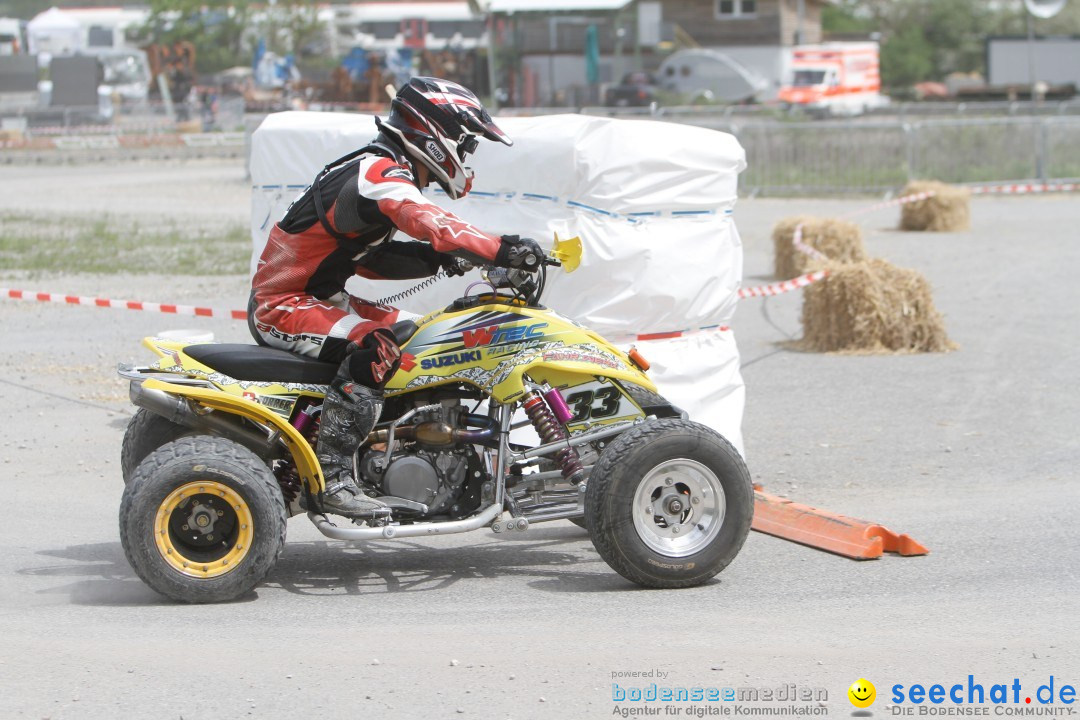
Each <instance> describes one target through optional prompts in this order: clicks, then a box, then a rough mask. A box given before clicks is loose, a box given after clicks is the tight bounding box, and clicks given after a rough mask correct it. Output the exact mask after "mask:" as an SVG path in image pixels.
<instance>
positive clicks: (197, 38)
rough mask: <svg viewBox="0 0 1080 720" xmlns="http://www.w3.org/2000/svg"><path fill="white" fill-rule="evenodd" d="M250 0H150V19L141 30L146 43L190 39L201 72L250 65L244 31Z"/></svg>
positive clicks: (248, 17)
mask: <svg viewBox="0 0 1080 720" xmlns="http://www.w3.org/2000/svg"><path fill="white" fill-rule="evenodd" d="M250 18H251V6H250V4H249V2H248V0H150V18H149V19H148V20H147V22H146V25H145V26H143V27H142V28H141V29H140V31H139V35H140V38H139V39H140V40H141V41H142V42H144V43H161V44H172V43H175V42H181V41H187V42H190V43H192V44H193V45H194V46H195V61H196V64H197V69H198V71H199V72H204V73H210V72H217V71H219V70H224V69H225V68H229V67H233V66H234V65H248V64H250V62H251V58H250V51H249V50H247V49H246V48H245V42H244V40H245V32H246V29H247V27H248V25H249V24H250Z"/></svg>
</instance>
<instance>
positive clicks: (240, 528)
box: [154, 480, 255, 579]
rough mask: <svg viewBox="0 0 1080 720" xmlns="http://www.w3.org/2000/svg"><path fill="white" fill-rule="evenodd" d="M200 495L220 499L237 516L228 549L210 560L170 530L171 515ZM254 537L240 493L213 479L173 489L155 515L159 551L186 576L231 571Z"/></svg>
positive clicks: (219, 574)
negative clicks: (188, 546) (197, 552)
mask: <svg viewBox="0 0 1080 720" xmlns="http://www.w3.org/2000/svg"><path fill="white" fill-rule="evenodd" d="M199 496H211V497H213V498H214V499H219V498H220V500H221V502H223V503H225V504H227V505H228V510H230V511H232V512H233V513H235V516H236V519H235V523H234V531H233V532H232V533H231V534H230V539H229V542H230V545H229V547H228V551H227V552H226V553H225V554H224V555H222V556H220V557H215V558H213V559H211V560H207V559H205V558H204V559H199V558H198V557H197V556H196V554H195V553H193V552H191V550H190V549H188V548H185V546H184V545H183V544H181V543H180V542H178V541H177V539H176V538H175V537H174V531H173V530H171V529H170V521H172V520H173V516H174V514H175V513H177V512H181V513H183V512H185V508H186V506H187V504H188V503H189V502H190V501H192V500H193V499H196V498H197V497H199ZM222 512H224V510H222ZM254 537H255V529H254V523H253V522H252V519H251V508H249V507H248V504H247V502H246V501H245V500H244V498H242V497H240V494H239V493H237V492H236V491H235V490H233V489H232V488H231V487H229V486H228V485H225V484H223V483H220V482H217V481H216V480H205V481H197V482H190V483H187V484H185V485H181V486H180V487H178V488H176V489H175V490H173V491H172V492H171V493H169V495H168V497H166V498H165V499H164V500H162V501H161V505H159V506H158V512H157V515H156V516H155V518H154V541H155V542H156V543H157V548H158V552H160V553H161V557H162V558H163V559H164V560H165V562H166V563H167V564H168V565H169V566H170V567H171V568H172V569H173V570H176V571H177V572H179V573H180V574H182V575H186V576H187V577H193V578H203V579H206V578H213V577H219V576H221V575H225V574H226V573H230V572H232V571H233V570H235V569H236V568H237V567H239V566H240V564H241V563H242V562H243V560H244V558H245V557H247V554H248V551H249V550H250V549H251V541H252V540H253V539H254Z"/></svg>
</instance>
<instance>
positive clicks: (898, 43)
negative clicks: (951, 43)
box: [881, 25, 934, 88]
mask: <svg viewBox="0 0 1080 720" xmlns="http://www.w3.org/2000/svg"><path fill="white" fill-rule="evenodd" d="M933 56H934V48H933V46H932V45H931V44H930V42H929V41H928V40H927V39H926V36H925V35H924V34H923V30H922V28H921V27H919V26H917V25H909V26H908V27H906V28H904V29H903V30H901V31H900V32H899V33H895V34H892V35H889V36H888V37H887V38H886V39H885V41H884V42H883V43H882V45H881V84H882V86H883V87H887V88H901V87H909V86H911V85H914V84H915V83H918V82H922V81H924V80H928V79H930V78H931V77H933V76H934V60H933Z"/></svg>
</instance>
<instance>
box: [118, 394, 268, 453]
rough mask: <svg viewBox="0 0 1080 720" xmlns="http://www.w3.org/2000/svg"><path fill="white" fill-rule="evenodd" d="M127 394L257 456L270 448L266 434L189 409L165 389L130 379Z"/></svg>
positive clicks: (142, 404)
mask: <svg viewBox="0 0 1080 720" xmlns="http://www.w3.org/2000/svg"><path fill="white" fill-rule="evenodd" d="M128 397H130V398H131V402H132V404H134V405H137V406H139V407H141V408H145V409H147V410H149V411H150V412H152V413H154V414H156V415H160V416H161V417H163V418H165V419H166V420H168V421H169V422H172V423H175V424H177V425H183V426H184V427H188V428H191V429H192V430H198V431H200V432H205V433H208V434H211V435H221V436H223V437H227V438H229V439H230V440H235V441H236V442H238V443H240V444H241V445H243V446H245V447H247V448H248V449H250V450H251V451H252V452H254V453H255V454H257V455H260V456H263V457H265V456H266V455H268V454H269V453H270V450H271V449H272V446H271V444H270V442H269V440H268V436H267V435H261V434H259V433H257V432H254V431H252V430H248V429H247V428H244V427H241V426H240V425H239V424H237V423H235V422H232V421H230V420H226V419H225V418H224V417H222V416H221V415H219V414H218V413H215V412H213V411H210V412H208V413H206V414H205V415H200V414H199V413H197V412H195V411H194V410H193V409H192V407H191V405H190V403H188V401H187V400H186V399H184V398H182V397H179V396H177V395H171V394H169V393H167V392H165V391H164V390H154V389H147V388H145V387H143V384H142V383H141V382H139V381H137V380H133V381H132V382H131V385H130V387H129V389H128Z"/></svg>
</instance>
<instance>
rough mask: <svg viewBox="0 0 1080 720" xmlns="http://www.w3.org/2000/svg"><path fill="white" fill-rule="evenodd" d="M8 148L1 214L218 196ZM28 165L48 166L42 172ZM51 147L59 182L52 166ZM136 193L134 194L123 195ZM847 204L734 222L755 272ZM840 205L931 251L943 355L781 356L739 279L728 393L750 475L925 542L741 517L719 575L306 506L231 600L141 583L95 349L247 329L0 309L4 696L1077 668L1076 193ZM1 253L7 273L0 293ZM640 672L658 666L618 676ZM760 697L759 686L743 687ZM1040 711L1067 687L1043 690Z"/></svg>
mask: <svg viewBox="0 0 1080 720" xmlns="http://www.w3.org/2000/svg"><path fill="white" fill-rule="evenodd" d="M26 172H27V171H26V169H24V168H20V169H18V171H17V172H16V171H14V170H12V169H10V168H0V198H2V199H0V203H2V207H0V210H5V209H13V208H22V207H24V206H27V205H34V206H35V207H36V208H37V209H42V210H45V209H47V208H48V207H49V206H50V203H56V202H57V201H56V199H55V196H56V193H55V186H56V183H57V182H65V183H69V184H70V182H71V180H72V173H75V174H76V177H75V179H76V181H77V183H76V185H77V186H78V188H79V190H80V192H78V193H68V195H70V198H68V197H67V195H65V202H66V203H67V205H65V209H67V210H71V211H79V212H94V211H97V210H98V209H100V208H109V209H110V211H111V212H116V213H127V212H138V213H140V214H141V215H143V216H144V217H145V216H146V215H153V214H154V213H158V212H160V213H163V214H168V215H170V216H173V215H175V216H177V217H184V216H187V215H190V216H191V217H194V218H198V219H200V220H203V219H206V220H215V219H231V218H239V219H240V220H241V221H242V220H243V218H244V217H245V214H246V212H247V205H246V203H247V189H246V186H245V185H244V183H243V181H242V173H241V172H240V171H239V170H238V169H236V167H235V166H233V165H228V164H223V163H217V164H214V163H210V162H206V163H194V164H191V165H178V166H175V167H163V168H162V167H156V166H131V165H128V166H123V167H120V168H100V169H97V168H95V169H91V168H53V169H48V168H33V169H32V172H31V173H30V174H29V175H23V176H22V177H21V178H20V177H19V173H26ZM50 172H51V173H53V175H51V176H50ZM57 173H61V174H62V177H58V176H57ZM136 193H137V194H138V196H139V197H140V198H143V199H141V200H140V202H142V203H143V205H142V207H141V208H140V209H139V210H137V211H131V210H129V209H128V208H129V202H130V198H131V197H133V196H135V194H136ZM865 204H866V203H864V202H860V201H811V200H807V201H780V200H754V201H747V202H744V203H742V204H740V206H739V208H738V210H737V212H736V219H737V222H738V224H739V227H740V230H741V231H742V234H743V239H744V242H745V245H746V276H747V283H748V284H756V283H757V282H759V281H762V280H764V278H765V277H767V276H768V274H769V272H770V268H771V250H770V247H771V241H770V240H769V232H770V229H771V226H772V224H773V223H774V222H775V221H776V220H778V219H779V218H781V217H783V216H786V215H792V214H797V213H802V212H813V213H817V214H840V213H842V212H846V211H850V210H852V209H856V208H859V207H862V206H864V205H865ZM896 215H897V213H896V212H895V211H889V210H886V211H881V212H879V213H877V214H874V215H869V216H866V217H865V218H864V219H863V220H862V221H861V222H862V225H863V227H864V228H865V229H866V231H867V246H868V249H869V250H870V252H871V254H874V255H877V256H880V257H884V258H886V259H888V260H890V261H892V262H895V263H897V264H899V265H903V266H907V267H914V268H917V269H919V270H920V271H922V272H924V273H925V274H926V275H927V277H928V278H929V280H930V282H931V284H932V285H933V287H934V288H935V300H936V302H937V305H938V308H939V309H940V310H941V311H942V312H943V313H944V314H945V317H946V322H947V327H948V330H949V333H950V335H951V336H952V338H953V339H954V340H955V341H957V342H958V343H959V345H960V349H959V350H958V351H956V352H953V353H948V354H942V355H920V356H875V357H853V356H833V355H815V354H803V353H795V352H790V351H788V350H786V349H784V347H783V346H782V345H781V344H780V343H781V342H782V341H783V340H785V339H787V338H789V337H791V336H797V335H798V333H799V331H800V329H799V322H798V312H799V304H800V299H799V296H798V295H797V294H791V295H786V296H783V297H780V298H774V299H769V300H760V299H758V300H748V301H746V302H744V303H743V304H742V306H741V307H740V309H739V311H738V314H737V316H736V318H735V322H734V328H735V331H736V334H737V337H738V339H739V342H740V346H741V349H742V352H743V356H744V367H745V370H744V373H745V378H746V382H747V388H748V403H747V412H746V418H745V424H744V431H745V436H746V446H747V453H748V458H749V464H750V467H751V471H752V473H753V474H754V476H755V479H756V480H757V481H760V482H764V483H765V485H766V487H767V489H769V490H771V491H773V492H778V493H785V494H788V495H790V496H792V497H795V498H797V499H799V500H800V501H803V502H807V503H810V504H814V505H819V506H821V507H827V508H829V509H832V510H835V511H838V512H845V513H849V514H854V515H856V516H861V517H867V518H872V519H874V520H875V521H879V522H882V523H884V524H886V525H888V526H890V527H892V528H893V529H896V530H900V531H903V532H909V533H911V534H912V535H913V536H914V537H916V538H917V539H919V540H920V541H922V542H923V543H925V544H926V545H928V546H929V547H930V548H931V549H932V553H931V554H930V555H929V556H926V557H922V558H909V559H904V558H896V557H886V558H883V559H881V560H879V561H875V562H868V563H855V562H851V561H848V560H845V559H842V558H839V557H836V556H832V555H827V554H824V553H818V552H815V551H811V550H808V549H806V548H803V547H800V546H797V545H793V544H790V543H786V542H782V541H779V540H777V539H774V538H770V537H767V536H763V535H759V534H756V533H751V537H750V539H749V540H748V542H747V544H746V546H745V548H744V550H743V552H742V554H741V555H740V556H739V558H738V559H737V560H736V561H735V562H734V563H733V564H732V566H731V567H730V568H729V569H728V570H726V571H725V572H724V573H723V574H722V575H721V576H720V577H719V578H718V579H717V580H715V581H714V582H712V583H710V584H708V585H706V586H704V587H701V588H695V589H691V590H685V591H677V592H673V591H650V590H642V589H638V588H635V587H632V586H630V585H628V584H627V583H626V582H625V581H623V580H622V579H621V578H620V577H619V576H617V575H616V574H614V573H613V572H612V571H610V570H609V569H608V568H607V566H606V565H605V564H604V563H603V562H602V561H601V560H600V559H599V558H598V556H597V555H596V553H595V552H594V551H593V549H592V547H591V544H590V543H589V542H588V539H587V537H586V535H585V533H584V531H582V530H579V529H578V528H576V527H574V526H572V525H570V524H569V523H565V522H559V523H554V524H550V525H545V526H539V527H535V528H533V529H531V530H530V531H529V532H528V533H526V534H524V535H522V536H520V537H515V538H514V539H510V540H502V539H496V536H494V535H492V534H490V533H487V532H479V533H475V534H472V535H465V536H456V537H447V538H432V539H423V540H406V541H402V542H396V543H389V542H377V543H370V544H366V545H363V546H347V545H345V544H343V543H339V542H328V541H325V540H324V539H323V538H322V537H321V536H320V535H318V533H317V532H316V531H315V530H314V528H313V527H311V526H310V524H309V523H308V522H307V521H306V519H304V518H296V519H294V520H293V521H292V522H291V523H290V527H289V542H288V543H287V545H286V548H285V552H284V554H283V555H282V557H281V560H280V562H279V563H278V565H277V567H276V569H275V570H274V572H273V573H272V574H271V576H270V578H269V579H268V581H267V582H266V584H265V585H263V586H262V587H260V588H259V590H258V592H257V593H256V594H255V595H253V596H252V597H250V598H247V599H245V600H244V601H241V602H237V603H233V604H228V605H220V606H213V607H186V606H177V605H173V604H170V603H168V602H165V601H163V600H162V599H161V598H159V597H157V596H156V595H155V594H154V593H153V592H152V591H150V590H149V589H147V588H146V587H145V586H143V585H142V583H141V582H140V581H139V580H138V579H137V578H136V577H135V576H134V574H133V573H132V571H131V570H130V569H129V567H128V565H127V563H126V562H125V560H124V556H123V552H122V550H121V548H120V545H119V540H118V534H117V529H116V511H117V507H118V506H119V501H120V496H121V492H122V482H121V479H120V470H119V447H120V439H121V436H122V433H123V429H124V426H125V423H126V422H127V419H128V416H129V413H130V410H131V408H130V406H129V405H128V404H127V401H126V398H125V392H126V390H125V387H124V385H123V384H122V383H120V382H119V381H118V380H116V379H115V378H114V377H113V370H112V369H113V367H114V366H115V363H116V362H117V361H128V360H140V361H142V360H146V359H147V358H146V353H145V352H144V351H142V350H141V348H140V347H139V344H138V340H139V338H140V337H142V336H144V335H147V334H153V333H155V332H158V331H160V330H164V329H169V328H176V327H194V328H199V329H209V330H212V331H213V332H214V333H215V334H216V335H217V337H218V339H220V340H244V339H246V333H245V331H244V329H243V326H242V325H240V324H238V323H233V322H229V321H225V320H213V319H177V318H171V317H168V316H163V315H152V314H149V313H137V312H128V311H120V310H100V309H95V308H77V307H62V306H53V305H44V304H37V303H19V302H13V301H5V302H3V303H0V326H2V327H4V328H6V329H8V331H9V332H8V337H7V340H6V342H5V343H3V344H2V345H0V370H2V373H0V387H2V388H3V397H4V398H5V400H6V401H7V402H6V405H7V407H8V408H9V410H8V411H9V412H10V413H11V414H12V417H13V419H15V418H17V421H16V422H13V423H12V425H10V426H8V427H7V428H6V437H5V439H4V443H3V449H2V450H0V466H2V467H3V473H2V476H0V477H2V479H0V482H2V483H3V487H4V490H5V493H6V496H7V498H8V512H7V514H6V519H5V522H4V524H3V531H2V535H0V538H2V541H0V548H2V550H3V552H2V553H0V577H2V578H3V583H2V584H0V622H2V625H3V627H4V635H3V642H2V643H0V717H4V718H7V717H28V718H44V717H48V718H53V719H58V718H119V717H123V718H128V717H131V718H136V717H138V718H141V717H162V718H166V717H167V718H176V717H188V718H190V717H208V718H237V717H260V718H263V717H266V718H276V717H289V716H295V715H297V714H300V713H303V714H305V715H306V714H315V715H318V716H319V717H326V718H356V717H394V718H398V717H401V718H406V717H408V718H412V717H417V718H428V717H459V716H461V717H478V718H500V719H501V718H592V717H597V718H600V717H608V716H611V715H612V710H613V703H612V701H611V692H612V689H611V683H612V673H613V672H620V671H648V670H654V669H655V670H660V671H662V672H664V673H669V675H667V676H666V677H664V678H654V679H653V680H654V681H656V682H658V683H659V684H662V685H663V684H668V685H680V686H684V687H692V686H695V685H703V686H711V687H725V686H731V687H739V686H744V685H752V686H767V687H776V686H779V685H782V684H785V683H798V684H799V685H800V686H813V687H821V688H825V689H827V691H828V693H829V699H828V701H827V702H826V703H825V707H824V708H823V710H825V711H827V712H828V713H829V714H830V715H841V716H846V715H847V714H848V713H849V712H850V711H851V708H850V706H849V705H848V703H847V700H846V698H845V696H844V693H845V691H846V688H847V686H848V685H849V684H851V683H852V682H853V681H854V680H855V679H856V678H859V677H866V678H868V679H870V680H871V681H873V682H874V683H876V684H877V687H878V693H879V695H880V698H879V700H878V702H877V704H876V706H875V708H874V709H875V710H876V713H875V714H876V715H878V716H885V715H887V714H888V713H887V712H886V711H885V709H884V706H885V704H886V703H887V702H888V695H889V692H888V688H889V687H891V686H892V685H893V684H894V683H902V684H904V685H910V684H912V683H919V682H921V683H925V684H927V685H929V684H932V683H943V684H946V686H948V685H949V684H951V683H953V682H964V681H966V677H967V675H968V674H969V673H970V674H974V675H975V676H976V681H980V682H982V683H984V684H986V685H987V686H989V685H990V684H993V683H996V682H1000V683H1010V682H1011V681H1012V679H1013V678H1019V680H1020V681H1021V683H1022V684H1023V686H1024V688H1025V690H1026V691H1034V689H1035V687H1036V686H1037V685H1040V684H1043V683H1045V682H1047V680H1048V679H1049V676H1050V675H1053V676H1054V677H1055V678H1056V679H1057V680H1056V681H1057V682H1058V683H1059V684H1060V683H1071V684H1073V685H1076V684H1077V681H1080V652H1078V649H1077V647H1078V641H1080V629H1078V625H1077V622H1076V617H1077V611H1078V610H1080V603H1078V602H1077V587H1080V582H1078V577H1077V574H1078V570H1077V568H1078V567H1080V543H1078V542H1077V540H1076V537H1075V532H1076V514H1077V510H1078V509H1080V489H1078V488H1080V486H1078V484H1077V479H1078V477H1077V471H1076V468H1077V466H1078V465H1080V444H1078V442H1077V440H1076V436H1075V431H1076V428H1077V427H1078V426H1080V403H1077V395H1076V389H1075V384H1076V377H1077V374H1076V368H1077V366H1078V365H1080V342H1078V339H1077V328H1080V286H1078V285H1077V284H1076V283H1075V281H1074V280H1073V278H1072V274H1073V273H1074V272H1075V270H1076V268H1077V267H1080V263H1078V260H1080V250H1078V246H1077V244H1076V242H1075V237H1076V231H1075V222H1076V219H1077V217H1078V216H1080V201H1078V200H1077V198H1076V197H1075V196H1065V197H1045V198H1038V197H1033V198H1009V199H980V200H976V201H974V205H973V216H974V219H973V224H974V227H973V230H972V231H971V232H967V233H955V234H948V235H935V234H926V235H913V234H903V233H899V232H895V231H892V230H890V229H888V228H889V226H891V225H893V224H895V221H896ZM20 282H21V283H26V282H29V281H28V280H27V277H26V276H25V274H23V275H20V274H12V273H9V274H0V284H3V285H7V286H14V287H20V285H19V283H20ZM33 282H34V283H35V285H34V286H33V287H32V288H31V289H41V290H52V291H60V292H68V293H85V294H98V295H105V296H111V297H126V298H132V299H145V300H165V301H176V302H182V303H185V302H188V303H199V304H211V305H215V306H220V307H241V306H242V305H241V303H242V302H243V299H244V297H245V278H243V277H231V276H230V277H215V278H206V279H200V278H183V279H179V280H177V279H170V278H167V277H163V276H122V275H109V276H86V275H68V276H45V277H42V276H40V275H39V276H35V278H34V280H33ZM622 682H623V683H624V684H634V683H637V684H638V685H647V684H648V682H650V680H648V679H643V680H629V681H622ZM765 707H767V706H765ZM1058 707H1059V708H1061V706H1060V705H1059V706H1058Z"/></svg>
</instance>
